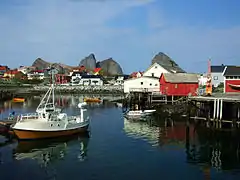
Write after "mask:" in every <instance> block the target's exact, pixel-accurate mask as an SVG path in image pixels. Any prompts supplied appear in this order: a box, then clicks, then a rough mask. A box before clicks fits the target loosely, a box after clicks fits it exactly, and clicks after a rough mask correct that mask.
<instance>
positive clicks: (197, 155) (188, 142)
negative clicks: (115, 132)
mask: <svg viewBox="0 0 240 180" xmlns="http://www.w3.org/2000/svg"><path fill="white" fill-rule="evenodd" d="M124 131H125V132H126V134H127V135H128V136H130V137H133V138H138V139H143V140H146V141H148V142H149V143H151V144H154V145H157V146H165V147H167V148H172V146H169V145H174V147H176V146H177V147H179V148H181V149H185V152H186V158H187V162H188V163H190V164H195V165H197V166H200V167H201V169H202V172H203V173H204V175H205V177H206V178H209V177H210V170H211V169H212V168H214V169H217V170H233V169H240V138H239V137H240V133H233V132H231V131H230V132H226V131H217V130H210V129H207V128H205V127H196V128H194V126H189V127H186V125H185V123H178V124H176V125H175V126H174V127H165V126H164V123H163V125H161V126H160V127H153V126H152V125H151V124H150V123H147V122H140V121H129V120H127V119H124Z"/></svg>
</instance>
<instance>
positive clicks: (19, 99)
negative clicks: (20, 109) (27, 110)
mask: <svg viewBox="0 0 240 180" xmlns="http://www.w3.org/2000/svg"><path fill="white" fill-rule="evenodd" d="M12 102H25V99H24V98H20V97H16V98H13V99H12Z"/></svg>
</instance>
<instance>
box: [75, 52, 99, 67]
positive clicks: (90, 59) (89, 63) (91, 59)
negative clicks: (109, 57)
mask: <svg viewBox="0 0 240 180" xmlns="http://www.w3.org/2000/svg"><path fill="white" fill-rule="evenodd" d="M96 63H97V60H96V58H95V55H94V54H90V55H89V56H87V57H85V58H84V59H82V60H81V61H80V63H79V66H84V67H86V68H87V69H89V70H93V69H95V68H96Z"/></svg>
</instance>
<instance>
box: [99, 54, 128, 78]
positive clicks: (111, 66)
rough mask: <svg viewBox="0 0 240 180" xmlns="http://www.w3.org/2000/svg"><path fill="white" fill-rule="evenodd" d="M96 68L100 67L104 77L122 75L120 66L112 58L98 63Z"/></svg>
mask: <svg viewBox="0 0 240 180" xmlns="http://www.w3.org/2000/svg"><path fill="white" fill-rule="evenodd" d="M97 67H101V68H102V70H103V72H104V73H105V74H106V75H122V74H123V71H122V68H121V66H120V65H119V64H118V63H117V62H116V61H115V60H113V59H112V58H109V59H106V60H103V61H100V62H98V63H97Z"/></svg>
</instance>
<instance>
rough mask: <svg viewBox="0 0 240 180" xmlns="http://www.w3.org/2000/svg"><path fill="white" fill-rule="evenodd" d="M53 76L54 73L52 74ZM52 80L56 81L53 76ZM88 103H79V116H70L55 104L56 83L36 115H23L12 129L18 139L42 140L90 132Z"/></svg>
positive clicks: (44, 98) (46, 95)
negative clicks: (86, 106)
mask: <svg viewBox="0 0 240 180" xmlns="http://www.w3.org/2000/svg"><path fill="white" fill-rule="evenodd" d="M52 74H53V73H52ZM52 79H54V77H53V75H52ZM85 105H86V103H79V104H78V108H79V109H80V110H79V115H77V116H69V115H68V114H66V113H63V112H62V111H61V109H60V108H57V107H55V103H54V82H52V84H51V86H50V88H49V90H48V91H47V93H46V94H45V96H44V97H43V99H42V100H41V102H40V104H39V106H38V107H37V109H36V113H29V114H21V115H20V116H18V118H17V122H16V123H15V124H14V125H13V127H12V129H13V132H14V134H15V135H16V136H17V138H18V139H21V140H26V139H42V138H53V137H59V136H68V135H73V134H76V133H80V132H86V131H88V126H89V116H88V114H87V109H86V108H85Z"/></svg>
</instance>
